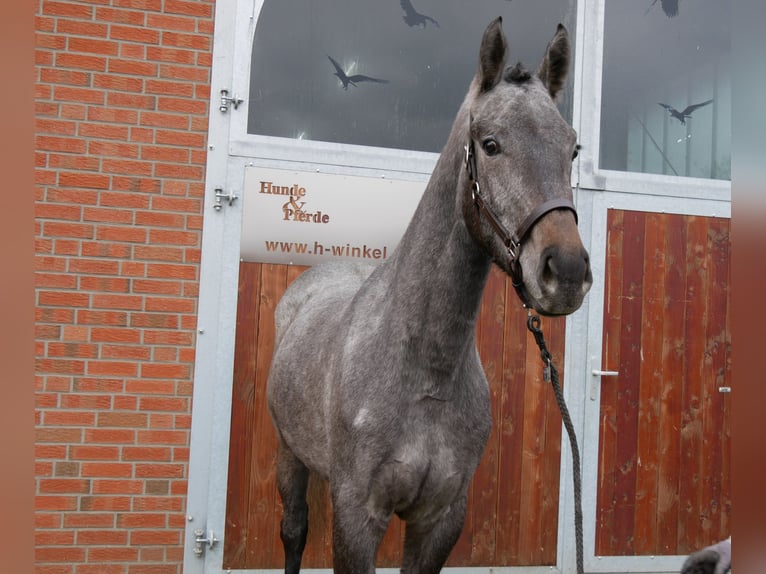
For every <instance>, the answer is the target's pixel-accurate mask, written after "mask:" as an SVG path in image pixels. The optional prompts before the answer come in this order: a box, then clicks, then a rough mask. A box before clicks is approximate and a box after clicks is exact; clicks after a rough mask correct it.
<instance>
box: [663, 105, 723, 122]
mask: <svg viewBox="0 0 766 574" xmlns="http://www.w3.org/2000/svg"><path fill="white" fill-rule="evenodd" d="M712 102H713V100H707V101H705V102H701V103H699V104H691V105H688V106H686V107H685V108H684V109H683V111H681V112H679V111H678V110H677V109H675V108H674V107H673V106H671V105H668V104H663V103H662V102H657V103H658V104H659V105H661V106H662V107H663V108H665V109H666V110H668V112H669V113H670V116H671V117H673V118H676V119H677V120H678V121H679V122H681V123H682V124H683V125H686V120H687V119H688V118H691V117H692V112H693V111H694V110H696V109H697V108H701V107H702V106H706V105H708V104H710V103H712Z"/></svg>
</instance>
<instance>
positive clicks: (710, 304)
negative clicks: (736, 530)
mask: <svg viewBox="0 0 766 574" xmlns="http://www.w3.org/2000/svg"><path fill="white" fill-rule="evenodd" d="M729 223H730V220H729V219H726V218H715V217H706V216H693V215H677V214H667V213H650V212H643V211H624V210H620V209H610V210H609V211H608V214H607V241H606V246H607V247H606V277H605V286H604V315H603V316H604V323H603V354H602V363H601V364H602V368H603V369H607V370H609V369H610V370H616V371H618V372H619V375H618V376H617V377H609V378H606V377H605V378H604V379H603V380H602V383H601V411H600V420H599V461H598V469H599V470H598V490H597V510H596V540H595V546H596V547H595V554H596V555H598V556H641V555H658V556H659V555H685V554H688V553H690V552H692V551H694V550H697V549H699V548H701V547H703V546H706V545H708V544H711V543H713V542H715V541H718V540H720V539H722V538H725V537H727V536H729V534H730V518H731V480H730V453H731V439H730V428H731V402H730V395H729V394H728V393H726V392H722V391H726V389H727V388H730V387H731V355H730V346H731V341H730V336H729V333H730V329H729V321H730V291H729V278H730V242H729V227H730V225H729Z"/></svg>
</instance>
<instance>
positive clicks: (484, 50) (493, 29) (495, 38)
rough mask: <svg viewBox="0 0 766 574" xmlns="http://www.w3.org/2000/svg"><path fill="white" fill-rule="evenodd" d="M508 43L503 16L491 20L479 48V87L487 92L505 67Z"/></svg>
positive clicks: (498, 79)
mask: <svg viewBox="0 0 766 574" xmlns="http://www.w3.org/2000/svg"><path fill="white" fill-rule="evenodd" d="M506 51H507V43H506V41H505V35H504V34H503V18H502V17H498V18H496V19H495V20H493V21H492V22H490V24H489V26H487V29H486V30H484V36H483V37H482V39H481V48H480V49H479V89H480V91H481V92H486V91H487V90H490V89H492V88H493V87H494V86H495V84H497V82H498V81H500V77H501V75H502V73H503V69H504V68H505V54H506Z"/></svg>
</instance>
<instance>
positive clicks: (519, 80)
mask: <svg viewBox="0 0 766 574" xmlns="http://www.w3.org/2000/svg"><path fill="white" fill-rule="evenodd" d="M531 78H532V74H530V73H529V70H527V69H526V68H525V67H524V64H522V63H521V62H517V63H516V65H515V66H513V67H511V66H508V67H507V68H506V69H505V73H504V74H503V79H504V80H505V81H506V82H511V83H513V84H525V83H526V82H528V81H529V80H530V79H531Z"/></svg>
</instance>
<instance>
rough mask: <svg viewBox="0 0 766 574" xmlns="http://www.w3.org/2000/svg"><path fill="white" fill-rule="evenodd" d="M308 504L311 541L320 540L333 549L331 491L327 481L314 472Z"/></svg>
mask: <svg viewBox="0 0 766 574" xmlns="http://www.w3.org/2000/svg"><path fill="white" fill-rule="evenodd" d="M306 503H307V504H308V507H309V539H313V538H319V539H320V540H322V541H323V544H324V545H326V546H328V547H332V516H331V511H330V508H331V504H330V489H329V487H328V484H327V481H326V480H325V479H324V478H322V477H321V476H319V475H318V474H317V473H315V472H313V471H312V472H310V473H309V485H308V488H307V489H306Z"/></svg>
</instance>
